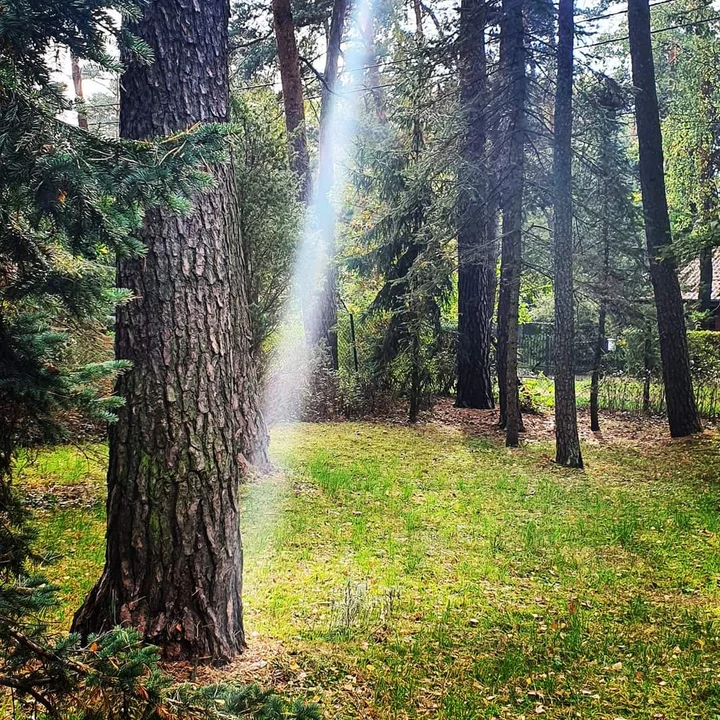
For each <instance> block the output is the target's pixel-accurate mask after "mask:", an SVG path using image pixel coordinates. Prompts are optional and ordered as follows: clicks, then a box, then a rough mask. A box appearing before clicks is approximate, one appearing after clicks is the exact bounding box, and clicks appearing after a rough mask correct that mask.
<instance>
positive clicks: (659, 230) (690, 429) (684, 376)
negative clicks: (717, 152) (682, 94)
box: [628, 0, 702, 437]
mask: <svg viewBox="0 0 720 720" xmlns="http://www.w3.org/2000/svg"><path fill="white" fill-rule="evenodd" d="M628 25H629V31H630V55H631V59H632V75H633V84H634V85H635V87H636V88H637V93H636V96H635V118H636V122H637V134H638V144H639V147H640V184H641V187H642V197H643V209H644V215H645V236H646V239H647V249H648V257H649V262H650V277H651V279H652V285H653V292H654V294H655V305H656V308H657V320H658V328H659V332H660V353H661V359H662V367H663V380H664V384H665V395H666V399H667V412H668V422H669V424H670V434H671V435H672V436H673V437H684V436H686V435H692V434H693V433H696V432H699V431H700V430H701V429H702V428H701V425H700V419H699V417H698V413H697V407H696V405H695V396H694V393H693V387H692V379H691V377H690V359H689V355H688V346H687V337H686V334H685V318H684V314H683V302H682V295H681V292H680V283H679V281H678V277H677V269H676V264H675V259H674V258H673V257H672V236H671V232H670V217H669V215H668V207H667V197H666V194H665V175H664V172H665V169H664V162H663V148H662V132H661V128H660V116H659V111H658V101H657V89H656V86H655V67H654V64H653V55H652V36H651V34H650V8H649V5H648V0H630V2H629V4H628Z"/></svg>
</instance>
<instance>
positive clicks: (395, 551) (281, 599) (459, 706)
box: [21, 423, 720, 720]
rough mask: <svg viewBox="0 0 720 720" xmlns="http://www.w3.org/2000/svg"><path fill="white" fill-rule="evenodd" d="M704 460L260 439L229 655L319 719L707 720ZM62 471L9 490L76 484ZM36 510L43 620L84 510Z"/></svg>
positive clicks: (92, 551) (694, 451) (70, 562)
mask: <svg viewBox="0 0 720 720" xmlns="http://www.w3.org/2000/svg"><path fill="white" fill-rule="evenodd" d="M719 449H720V441H719V440H718V438H716V437H715V436H704V437H702V438H699V439H697V440H693V441H686V442H672V443H670V442H668V443H667V444H659V445H658V446H657V447H654V448H650V449H648V448H647V447H645V448H643V450H642V452H641V451H640V450H638V449H634V448H632V447H629V446H628V445H627V444H624V445H622V446H609V447H604V448H597V447H587V448H585V456H586V461H587V465H588V469H587V471H586V472H584V473H575V472H572V471H565V470H562V469H560V468H557V467H555V466H554V465H553V464H552V463H551V462H550V460H549V457H550V454H551V448H549V447H548V446H543V445H537V444H533V445H532V447H528V448H524V449H521V450H515V451H508V450H506V449H505V448H504V447H501V446H498V445H495V444H494V443H493V442H492V441H489V440H487V439H485V438H470V437H467V436H465V435H463V434H462V433H461V432H460V431H456V430H452V429H447V428H444V429H439V428H436V427H433V426H425V427H418V428H408V427H403V426H382V425H373V424H368V423H344V424H322V425H303V426H299V427H296V428H294V429H290V428H279V429H276V431H275V432H274V434H273V444H272V454H273V459H274V461H275V463H276V464H277V465H278V466H279V467H283V468H284V469H285V473H284V474H281V473H276V474H274V475H272V476H269V477H268V478H266V479H260V480H259V481H257V482H253V483H252V484H250V485H248V486H246V487H245V488H244V490H243V497H244V501H243V517H242V527H243V531H244V540H245V547H246V574H245V606H246V624H247V627H248V630H249V631H250V632H251V633H257V635H256V636H253V635H251V642H252V641H253V640H252V638H253V637H256V638H260V639H263V640H268V641H280V642H281V643H282V648H283V651H282V654H281V656H278V657H275V658H269V659H270V660H271V662H275V663H277V664H278V667H279V668H280V669H281V671H282V672H280V673H279V675H278V677H281V678H283V680H282V682H284V683H286V684H287V685H288V687H291V688H292V689H293V692H299V693H300V694H304V695H306V696H307V697H313V698H315V697H316V698H319V699H320V700H321V701H322V702H323V704H324V706H325V708H326V709H327V711H328V716H333V717H356V718H361V717H362V718H365V717H380V718H414V717H428V718H447V719H448V720H449V719H450V718H452V719H453V720H462V719H465V718H468V719H469V718H521V717H523V716H524V717H525V718H526V719H527V718H531V717H536V716H538V717H547V718H597V719H600V718H602V719H603V720H604V719H608V720H613V718H625V719H626V720H627V719H629V718H647V719H648V720H660V719H661V718H666V719H670V718H676V719H677V720H681V719H684V718H707V719H708V720H711V719H713V718H720V637H719V636H720V624H719V623H720V537H719V536H718V531H719V530H720V510H719V509H718V508H719V505H720V486H719V485H718V478H720V453H719V452H718V450H719ZM74 457H75V452H74V451H69V450H68V449H66V448H60V449H58V450H55V451H52V452H49V453H46V454H43V455H42V456H41V461H42V462H45V463H46V464H45V465H44V467H45V470H44V471H43V472H44V474H43V473H38V472H36V471H35V470H30V469H28V468H26V469H25V470H24V471H23V472H22V473H21V476H23V477H28V473H30V475H29V477H30V478H31V479H32V481H33V482H35V483H37V482H40V478H42V477H44V478H45V481H46V482H48V483H52V484H54V485H56V486H61V485H63V486H64V485H68V484H70V485H71V484H72V482H79V483H84V482H85V480H84V479H83V474H82V472H79V471H78V470H77V465H76V464H75V463H74V460H73V458H74ZM62 458H65V459H64V460H63V459H62ZM66 465H67V467H68V468H70V469H69V470H68V473H69V474H70V475H72V477H73V478H74V479H75V480H74V481H72V482H71V480H70V478H69V477H67V476H66V475H65V471H64V468H65V466H66ZM72 468H74V469H72ZM39 513H40V515H39V519H40V523H41V528H42V533H41V537H40V546H41V548H42V549H44V550H46V551H51V552H53V553H59V554H62V555H64V558H63V559H61V560H60V561H59V562H57V563H56V564H53V565H50V566H49V567H48V568H47V570H48V572H49V573H50V575H51V577H52V579H53V580H54V581H56V582H58V584H59V586H60V588H61V592H62V598H63V601H64V603H65V611H64V612H63V614H62V617H61V618H60V619H61V620H63V621H65V620H67V619H68V618H69V617H70V614H71V612H72V609H73V608H74V607H76V606H77V603H78V602H79V598H80V597H81V596H82V593H83V592H85V591H86V590H87V589H88V587H89V585H90V583H91V582H92V579H93V578H94V577H95V576H96V575H97V573H98V572H99V569H100V566H101V564H102V558H103V552H102V549H103V548H102V533H103V530H104V525H103V517H102V515H103V510H102V505H101V504H99V502H98V503H95V504H88V503H85V504H84V505H83V506H81V507H76V508H73V507H70V508H57V507H52V506H48V507H43V508H41V509H40V511H39Z"/></svg>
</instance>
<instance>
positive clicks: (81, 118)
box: [70, 55, 88, 130]
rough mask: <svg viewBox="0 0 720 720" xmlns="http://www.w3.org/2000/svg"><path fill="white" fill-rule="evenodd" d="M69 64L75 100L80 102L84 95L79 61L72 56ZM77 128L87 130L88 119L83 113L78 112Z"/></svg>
mask: <svg viewBox="0 0 720 720" xmlns="http://www.w3.org/2000/svg"><path fill="white" fill-rule="evenodd" d="M70 63H71V67H72V79H73V87H74V88H75V98H76V99H77V100H79V101H80V102H82V101H83V100H84V98H85V94H84V93H83V76H82V68H81V67H80V61H79V60H78V59H77V58H76V57H75V56H74V55H73V56H72V57H71V58H70ZM77 116H78V127H81V128H82V129H83V130H87V129H88V119H87V115H86V114H85V113H84V112H81V111H79V110H78V114H77Z"/></svg>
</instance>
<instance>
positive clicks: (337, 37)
mask: <svg viewBox="0 0 720 720" xmlns="http://www.w3.org/2000/svg"><path fill="white" fill-rule="evenodd" d="M347 9H348V0H335V1H334V3H333V10H332V17H331V19H330V31H329V33H328V46H327V52H326V58H325V72H324V73H323V89H322V96H321V99H320V145H319V149H318V180H317V183H318V185H317V192H316V194H315V204H316V208H315V212H316V215H317V217H318V218H333V217H334V213H333V210H332V207H331V201H332V198H331V193H332V188H333V184H334V182H335V153H334V149H333V140H332V138H331V137H330V136H329V132H330V122H329V119H330V113H331V107H332V103H333V93H334V92H335V86H336V84H337V78H338V63H339V61H340V47H341V43H342V37H343V32H344V29H345V17H346V15H347ZM318 242H320V244H321V246H322V249H323V256H324V259H325V268H324V270H323V273H322V279H321V287H320V288H319V291H318V292H317V294H316V296H315V297H314V298H313V299H312V301H311V303H312V308H311V310H310V312H309V313H308V314H307V316H308V317H309V319H310V322H308V321H307V320H306V325H305V333H306V336H307V337H308V341H309V343H310V346H311V347H324V349H325V350H326V351H327V352H328V353H329V355H330V361H331V363H332V367H333V368H334V369H336V370H337V368H338V337H337V293H338V287H337V285H338V273H337V267H336V265H335V223H334V222H333V221H328V222H326V223H321V236H320V237H319V238H318Z"/></svg>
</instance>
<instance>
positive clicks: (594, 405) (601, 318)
mask: <svg viewBox="0 0 720 720" xmlns="http://www.w3.org/2000/svg"><path fill="white" fill-rule="evenodd" d="M609 193H610V186H609V177H608V175H607V173H605V174H604V175H603V209H602V224H603V226H602V238H603V268H602V281H601V283H602V286H601V289H600V309H599V311H598V332H597V339H596V341H595V354H594V357H593V369H592V375H591V377H590V429H591V430H592V431H593V432H599V430H600V412H599V395H600V372H601V370H602V358H603V352H604V351H605V332H606V331H605V325H606V321H607V305H608V294H609V287H608V283H609V281H610V218H609V217H608V208H607V205H608V203H607V197H608V194H609Z"/></svg>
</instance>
